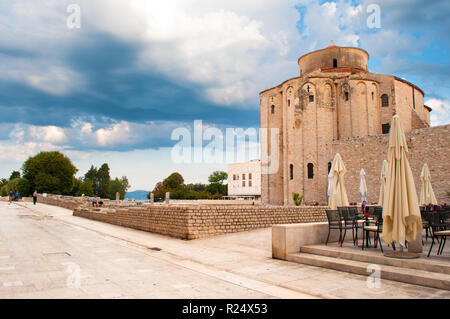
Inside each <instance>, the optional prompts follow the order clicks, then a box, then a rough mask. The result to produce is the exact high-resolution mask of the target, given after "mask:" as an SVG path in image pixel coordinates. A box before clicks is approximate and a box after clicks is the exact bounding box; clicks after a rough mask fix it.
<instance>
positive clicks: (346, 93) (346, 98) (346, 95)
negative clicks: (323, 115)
mask: <svg viewBox="0 0 450 319" xmlns="http://www.w3.org/2000/svg"><path fill="white" fill-rule="evenodd" d="M345 100H346V101H348V92H345Z"/></svg>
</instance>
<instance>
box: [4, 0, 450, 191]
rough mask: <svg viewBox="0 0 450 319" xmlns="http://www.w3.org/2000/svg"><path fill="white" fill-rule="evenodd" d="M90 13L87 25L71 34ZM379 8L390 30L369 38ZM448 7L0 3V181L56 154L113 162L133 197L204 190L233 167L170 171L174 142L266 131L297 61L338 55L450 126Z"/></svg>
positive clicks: (176, 0)
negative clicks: (271, 100)
mask: <svg viewBox="0 0 450 319" xmlns="http://www.w3.org/2000/svg"><path fill="white" fill-rule="evenodd" d="M73 3H75V4H77V5H78V6H79V8H80V9H81V15H80V17H81V25H80V28H75V29H70V28H68V27H67V19H68V17H69V16H70V14H71V13H70V12H67V7H68V6H69V5H70V4H73ZM370 4H378V5H379V8H380V10H381V11H380V12H381V27H380V28H375V29H370V28H368V26H367V18H368V17H369V15H370V13H368V12H367V8H368V6H369V5H370ZM449 15H450V2H449V1H421V0H409V1H405V0H386V1H308V0H297V1H293V0H292V1H291V0H286V1H280V0H247V1H246V0H241V1H238V0H228V1H208V0H172V1H161V2H158V1H145V0H134V1H119V0H96V1H88V0H78V1H77V0H71V1H64V0H62V1H61V0H48V1H33V0H21V1H9V0H4V1H2V2H1V3H0V70H1V71H0V114H2V116H1V118H0V177H3V176H4V177H8V176H9V174H10V172H11V171H12V170H13V169H19V168H20V166H21V164H22V162H23V161H24V160H26V158H28V156H32V155H34V154H36V153H37V152H39V151H41V150H44V151H47V150H60V151H62V152H64V153H65V154H67V155H68V156H69V157H70V158H71V159H72V160H73V162H74V163H75V165H76V166H77V167H78V168H79V174H78V175H82V174H84V173H85V172H86V170H87V169H88V168H89V166H90V165H91V164H94V165H97V166H98V165H101V164H102V163H103V162H108V163H110V167H111V174H112V175H113V176H122V175H126V176H128V178H129V180H130V183H131V185H132V190H136V189H146V190H150V189H153V187H154V185H155V183H156V182H158V181H159V180H162V179H163V178H164V177H166V176H167V175H169V174H170V173H171V172H173V171H179V172H180V173H181V174H182V175H184V176H185V179H186V181H187V182H206V181H207V177H208V175H209V173H210V172H212V171H213V170H215V169H224V170H225V169H226V164H225V163H222V164H202V165H198V164H195V165H194V164H183V165H181V164H175V163H173V162H172V160H171V156H170V153H171V148H172V147H173V145H174V144H175V143H176V141H172V140H171V138H170V137H171V133H172V131H173V130H174V129H176V128H179V127H186V128H192V127H193V122H194V120H202V121H203V125H204V127H217V128H220V129H221V130H223V131H224V130H225V128H228V127H242V128H244V129H246V128H249V127H253V128H257V127H258V126H259V110H258V109H259V95H258V93H259V92H260V91H262V90H264V89H267V88H269V87H273V86H275V85H278V84H279V83H281V82H282V81H284V80H286V79H288V78H291V77H295V76H297V75H298V67H297V65H296V61H297V59H298V57H299V56H301V55H303V54H305V53H307V52H309V51H311V50H316V49H320V48H323V47H326V46H328V45H329V44H330V41H331V40H333V41H334V43H335V44H336V45H341V46H356V47H361V48H363V49H365V50H367V51H368V52H369V54H370V56H371V57H370V61H369V69H370V71H371V72H375V73H383V74H392V75H396V76H398V77H402V78H405V79H406V80H408V81H411V82H413V83H414V84H416V85H418V86H419V87H421V88H422V89H423V90H424V92H425V93H426V96H425V102H426V104H427V105H429V106H430V107H432V108H433V110H434V111H433V112H432V124H433V125H442V124H447V123H450V116H449V109H450V93H449V85H450V84H449V83H450V63H449V48H450V37H448V34H449V32H450V22H449V19H448V16H449Z"/></svg>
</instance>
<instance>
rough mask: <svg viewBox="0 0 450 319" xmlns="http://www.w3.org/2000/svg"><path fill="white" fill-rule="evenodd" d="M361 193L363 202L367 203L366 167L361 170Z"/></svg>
mask: <svg viewBox="0 0 450 319" xmlns="http://www.w3.org/2000/svg"><path fill="white" fill-rule="evenodd" d="M359 194H360V195H361V203H363V202H366V203H367V184H366V172H365V171H364V169H361V171H360V172H359Z"/></svg>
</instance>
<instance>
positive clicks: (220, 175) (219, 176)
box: [208, 171, 228, 185]
mask: <svg viewBox="0 0 450 319" xmlns="http://www.w3.org/2000/svg"><path fill="white" fill-rule="evenodd" d="M227 179H228V174H227V172H224V171H215V172H213V173H212V174H211V175H209V177H208V182H210V183H219V184H221V185H223V182H224V181H226V180H227Z"/></svg>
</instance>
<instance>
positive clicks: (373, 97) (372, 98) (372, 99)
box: [372, 92, 374, 101]
mask: <svg viewBox="0 0 450 319" xmlns="http://www.w3.org/2000/svg"><path fill="white" fill-rule="evenodd" d="M373 99H374V93H373V92H372V101H373Z"/></svg>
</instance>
